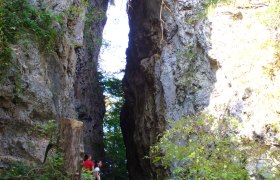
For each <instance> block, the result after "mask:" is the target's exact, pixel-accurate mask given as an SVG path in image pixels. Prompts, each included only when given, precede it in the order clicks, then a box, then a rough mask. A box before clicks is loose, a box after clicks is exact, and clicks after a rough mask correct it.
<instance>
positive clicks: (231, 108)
mask: <svg viewBox="0 0 280 180" xmlns="http://www.w3.org/2000/svg"><path fill="white" fill-rule="evenodd" d="M0 2H1V1H0ZM7 2H12V1H7ZM27 2H28V3H29V4H30V6H31V8H29V10H30V12H36V10H41V11H42V12H45V11H50V12H51V13H50V14H51V15H52V14H54V15H55V16H57V20H56V21H55V22H54V23H53V24H52V28H51V29H53V30H55V32H57V33H58V34H59V36H58V37H57V38H56V39H55V43H54V44H55V45H54V47H52V48H53V50H52V51H51V52H45V51H43V49H44V48H42V44H44V43H45V44H44V45H45V49H47V48H46V47H47V42H45V41H42V40H41V39H40V38H39V40H38V38H37V37H33V36H35V35H36V33H34V29H31V31H27V30H26V29H28V28H29V27H28V28H25V29H24V32H27V34H26V33H23V34H22V33H21V34H16V35H17V36H19V35H20V37H17V39H16V41H11V42H10V44H9V46H7V44H5V43H6V42H5V43H3V42H4V40H5V41H7V39H8V40H9V38H3V34H4V33H3V32H6V31H5V30H3V29H4V28H6V27H2V26H3V25H2V23H3V22H4V20H2V19H3V17H2V16H3V13H4V12H2V11H0V20H1V21H0V38H1V42H0V45H1V47H0V50H1V51H0V54H1V55H2V51H4V50H7V49H8V50H11V52H12V53H11V59H12V62H11V64H12V65H9V63H7V62H6V61H3V62H2V60H3V58H2V57H0V60H1V63H0V69H1V72H0V76H1V77H0V83H1V85H0V168H1V169H2V168H6V167H7V165H8V164H10V163H11V162H24V164H26V165H32V164H34V163H38V164H42V162H43V161H44V159H45V157H44V156H45V152H46V149H47V147H48V145H49V144H50V143H51V140H50V139H49V138H48V137H47V135H48V134H49V132H47V130H48V128H49V127H52V126H51V124H49V122H56V124H59V122H60V121H61V122H63V121H64V125H65V126H63V127H62V130H63V133H62V136H63V137H64V139H67V138H66V137H65V136H67V133H70V134H71V137H69V139H68V140H69V141H72V142H68V141H64V142H63V149H64V150H65V151H67V146H68V145H69V147H70V146H71V147H73V149H74V150H75V152H71V153H69V157H70V158H73V157H74V156H76V155H77V156H78V155H79V154H80V155H81V154H83V152H86V153H89V154H92V155H93V159H96V158H98V159H103V158H104V156H105V152H104V142H103V117H104V114H105V103H104V96H103V89H102V86H101V84H100V82H99V75H98V55H99V51H100V46H101V44H102V31H103V27H104V25H105V22H106V10H107V6H108V0H27ZM279 3H280V1H279V0H224V1H215V0H174V1H173V0H128V2H127V12H128V17H129V26H130V33H129V46H128V48H127V51H126V55H127V64H126V68H125V76H124V78H123V89H124V93H125V97H124V99H125V103H124V106H123V108H122V111H121V112H120V113H121V128H122V133H123V136H124V141H125V146H126V155H127V169H128V173H129V177H130V179H163V178H164V177H166V175H170V173H169V171H172V169H164V168H163V167H162V166H160V165H157V164H153V163H152V160H151V159H150V148H151V146H152V145H154V144H155V143H156V142H157V141H158V140H159V138H160V137H161V133H163V132H164V131H165V130H167V129H170V128H172V123H174V122H178V121H180V119H182V118H183V117H192V116H194V115H196V114H199V113H201V114H211V115H212V116H214V117H215V118H217V119H221V118H223V117H231V118H235V119H237V120H238V121H239V123H240V124H241V126H240V127H239V129H238V134H239V136H240V137H241V136H242V137H245V138H246V139H247V140H248V141H254V142H257V143H258V144H259V147H260V149H261V147H265V148H266V150H267V152H268V153H255V154H254V153H252V154H251V156H250V157H249V158H248V162H247V164H248V166H247V167H246V169H247V171H248V174H249V175H250V177H251V178H252V179H262V178H263V179H265V178H266V177H268V175H269V174H271V171H272V170H270V171H269V170H266V171H263V170H262V168H263V167H266V166H267V165H268V164H269V163H270V161H273V162H274V163H275V164H276V165H277V164H278V166H279V161H280V157H279V155H278V156H276V158H275V157H274V158H273V157H271V156H270V155H271V154H272V153H274V152H279V147H280V144H279V143H280V108H279V102H280V55H279V54H280V50H279V49H280V48H279V47H280V41H279V34H280V32H279V28H280V23H279V22H278V21H279V17H280V10H279V9H280V7H279ZM2 6H3V3H0V9H1V8H2ZM28 7H29V6H28ZM21 8H22V7H20V8H19V9H20V10H22V9H21ZM17 12H19V10H18V9H17ZM27 14H28V13H27ZM31 14H32V13H31ZM34 14H35V15H33V16H32V15H31V16H30V17H29V16H28V15H26V16H27V17H28V18H27V20H26V21H24V23H30V21H31V22H33V21H32V20H34V19H35V20H36V21H38V22H39V23H40V22H41V20H42V21H43V20H44V16H43V15H42V14H44V13H41V14H40V13H38V14H39V15H37V14H36V13H34ZM50 14H47V15H46V16H47V17H49V16H51V15H50ZM18 19H20V18H18ZM5 23H7V22H6V21H5ZM43 24H44V23H43ZM33 25H34V24H33ZM40 26H43V25H42V23H41V25H40ZM43 27H44V26H43ZM31 28H34V27H33V26H32V27H31ZM16 30H17V27H15V26H14V24H12V25H11V26H10V31H11V32H14V31H16ZM36 30H37V29H36V28H35V32H36ZM50 32H52V33H54V32H53V31H50ZM45 33H46V32H45ZM4 35H5V34H4ZM8 35H9V33H8ZM8 35H7V37H8ZM39 35H40V34H39ZM43 35H44V34H43ZM45 35H46V36H48V34H47V33H46V34H45ZM116 36H117V34H116ZM38 41H39V42H38ZM3 44H4V45H3ZM3 47H5V48H6V49H5V48H3ZM8 55H10V54H8ZM7 64H8V65H9V68H6V67H8V65H7ZM3 67H4V68H3ZM72 119H76V120H79V121H82V122H83V125H82V123H81V122H74V123H73V122H72ZM53 120H54V121H53ZM71 122H72V123H73V124H72V123H71ZM72 126H73V127H74V128H73V130H71V129H69V128H68V127H72ZM82 126H83V127H84V129H83V145H80V144H78V143H80V140H81V139H80V138H79V137H77V138H76V139H75V137H74V136H75V135H73V134H75V133H77V134H79V135H80V134H81V132H80V128H82ZM75 128H76V129H75ZM178 136H179V135H178ZM75 142H76V143H75ZM75 145H76V146H75ZM256 149H258V148H256ZM68 150H69V149H68ZM78 151H80V152H78ZM163 151H164V150H163ZM73 159H75V158H73ZM79 160H80V158H77V159H75V161H76V162H77V161H79ZM73 161H74V160H73ZM67 162H71V161H67ZM174 163H176V162H174ZM174 166H175V165H174ZM71 168H72V169H75V170H73V171H78V169H79V165H77V164H75V167H71ZM71 168H69V169H71ZM171 178H172V177H171Z"/></svg>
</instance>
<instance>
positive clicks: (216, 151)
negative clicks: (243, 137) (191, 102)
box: [150, 115, 248, 179]
mask: <svg viewBox="0 0 280 180" xmlns="http://www.w3.org/2000/svg"><path fill="white" fill-rule="evenodd" d="M236 128H237V123H236V120H234V119H230V118H225V119H223V120H217V119H215V118H214V117H212V116H210V115H196V116H194V117H190V118H186V119H182V120H180V121H179V122H177V123H175V124H174V125H172V128H171V129H169V130H166V131H165V132H164V134H163V135H162V137H161V138H160V141H159V142H158V143H157V144H156V145H154V146H152V147H151V151H150V156H151V160H152V163H154V164H156V165H162V166H163V167H165V168H166V169H170V170H171V172H170V176H171V177H172V178H176V179H205V178H206V177H207V179H248V175H247V172H246V170H245V165H246V158H245V157H246V154H245V152H243V151H241V150H240V149H239V148H240V144H239V143H238V142H237V140H236Z"/></svg>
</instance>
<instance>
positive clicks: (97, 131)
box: [74, 0, 108, 159]
mask: <svg viewBox="0 0 280 180" xmlns="http://www.w3.org/2000/svg"><path fill="white" fill-rule="evenodd" d="M107 5H108V0H92V1H89V5H88V8H87V15H86V17H85V19H84V20H85V29H84V41H83V46H82V47H78V48H76V53H77V54H78V61H77V66H76V78H75V84H74V89H75V97H76V109H77V112H78V119H80V120H82V121H83V122H84V147H85V153H87V154H91V155H92V157H93V159H95V158H99V159H103V157H104V144H103V117H104V115H105V103H104V96H103V89H102V88H101V84H100V83H99V78H98V77H99V75H98V55H99V51H100V47H101V44H102V32H103V27H104V25H105V22H106V10H107Z"/></svg>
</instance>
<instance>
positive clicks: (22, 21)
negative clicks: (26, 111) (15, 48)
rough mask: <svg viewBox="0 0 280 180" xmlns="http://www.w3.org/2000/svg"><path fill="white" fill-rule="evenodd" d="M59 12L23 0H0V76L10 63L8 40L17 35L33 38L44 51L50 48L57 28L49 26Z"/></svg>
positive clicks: (4, 73)
mask: <svg viewBox="0 0 280 180" xmlns="http://www.w3.org/2000/svg"><path fill="white" fill-rule="evenodd" d="M54 22H59V16H56V15H54V14H53V13H52V12H51V11H49V10H41V9H36V8H35V7H33V6H32V5H30V4H29V3H28V1H27V0H12V1H4V0H0V77H1V78H2V79H3V77H4V76H5V75H6V73H7V72H8V70H9V69H10V68H11V67H12V65H13V62H12V49H11V48H10V44H14V43H16V42H17V41H18V40H19V39H21V38H23V37H24V38H29V39H32V40H33V41H35V42H37V43H38V45H39V47H40V49H41V50H43V51H44V52H51V51H52V50H53V48H54V47H55V41H56V38H57V36H58V35H59V33H60V32H57V31H56V30H55V28H53V25H54Z"/></svg>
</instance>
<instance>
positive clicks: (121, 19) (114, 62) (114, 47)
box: [99, 0, 129, 73]
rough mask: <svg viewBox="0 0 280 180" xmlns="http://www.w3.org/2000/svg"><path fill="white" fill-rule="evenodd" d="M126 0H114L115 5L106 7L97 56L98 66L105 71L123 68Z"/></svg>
mask: <svg viewBox="0 0 280 180" xmlns="http://www.w3.org/2000/svg"><path fill="white" fill-rule="evenodd" d="M126 2H127V0H115V5H109V7H108V11H107V22H106V25H105V28H104V31H103V45H102V47H101V51H100V52H101V53H100V56H99V58H100V59H99V65H100V68H101V69H102V71H105V73H115V72H119V71H120V70H121V69H124V68H125V63H126V55H125V51H126V48H127V45H128V32H129V26H128V17H127V14H126ZM107 43H109V46H108V47H106V44H107Z"/></svg>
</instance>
